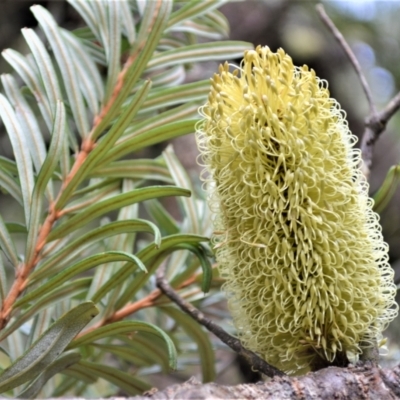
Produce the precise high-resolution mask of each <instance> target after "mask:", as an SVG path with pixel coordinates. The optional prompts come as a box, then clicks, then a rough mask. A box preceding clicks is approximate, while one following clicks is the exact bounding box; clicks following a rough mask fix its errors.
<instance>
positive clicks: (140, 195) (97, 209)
mask: <svg viewBox="0 0 400 400" xmlns="http://www.w3.org/2000/svg"><path fill="white" fill-rule="evenodd" d="M167 196H190V192H189V191H188V190H185V189H181V188H177V187H175V186H151V187H147V188H143V189H136V190H133V191H132V192H130V193H122V194H120V195H118V196H114V197H111V198H109V199H107V200H103V201H100V202H99V203H97V204H93V205H91V206H89V207H87V208H86V209H85V210H83V211H81V212H79V213H78V214H76V215H74V216H73V217H72V218H70V219H68V220H67V221H66V222H64V223H62V224H60V225H59V226H58V227H57V228H55V229H54V230H53V231H52V232H51V233H50V234H49V236H48V241H49V242H50V241H52V240H54V239H57V238H60V237H64V236H66V235H68V234H69V233H71V232H73V231H75V230H76V229H77V228H79V227H81V226H84V225H85V224H87V223H88V222H89V221H91V220H93V219H94V218H97V217H100V216H102V215H104V214H106V213H108V212H110V211H112V210H117V209H119V208H121V207H125V206H128V205H130V204H134V203H138V202H142V201H145V200H149V199H154V198H159V197H167Z"/></svg>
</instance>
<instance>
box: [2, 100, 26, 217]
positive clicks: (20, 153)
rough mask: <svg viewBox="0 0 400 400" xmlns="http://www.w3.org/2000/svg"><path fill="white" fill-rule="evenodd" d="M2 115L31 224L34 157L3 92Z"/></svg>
mask: <svg viewBox="0 0 400 400" xmlns="http://www.w3.org/2000/svg"><path fill="white" fill-rule="evenodd" d="M0 117H1V118H2V120H3V122H4V125H5V127H6V129H7V133H8V137H9V138H10V141H11V145H12V147H13V151H14V156H15V160H16V162H17V167H18V176H19V180H20V184H21V190H22V198H23V201H24V214H25V222H26V224H29V213H30V206H31V196H32V192H33V186H34V179H33V167H32V159H31V155H30V153H29V149H28V143H27V141H26V137H25V134H24V132H23V130H22V127H21V125H20V123H19V121H18V118H17V116H16V115H15V112H14V110H13V109H12V107H11V105H10V103H9V102H8V100H7V99H6V98H5V97H4V96H3V95H2V94H0Z"/></svg>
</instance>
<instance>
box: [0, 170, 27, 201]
mask: <svg viewBox="0 0 400 400" xmlns="http://www.w3.org/2000/svg"><path fill="white" fill-rule="evenodd" d="M0 190H1V191H2V192H3V193H4V191H6V192H7V193H8V194H10V195H11V196H12V197H13V198H14V199H15V200H16V201H17V202H18V203H19V204H20V205H21V206H23V199H22V192H21V188H20V187H19V184H18V183H17V182H16V179H15V178H14V177H13V176H12V175H11V174H10V173H8V172H7V171H5V170H3V169H2V168H1V166H0Z"/></svg>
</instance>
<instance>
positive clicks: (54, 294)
mask: <svg viewBox="0 0 400 400" xmlns="http://www.w3.org/2000/svg"><path fill="white" fill-rule="evenodd" d="M91 280H92V278H81V279H75V280H73V281H71V282H68V283H66V284H65V285H63V286H61V287H57V288H56V289H55V290H53V291H51V292H50V293H47V294H46V295H44V296H43V297H42V298H41V299H40V300H38V301H35V302H34V304H32V306H30V307H29V308H28V309H26V310H24V311H23V312H22V313H21V314H19V315H18V317H16V318H15V320H12V321H11V323H10V324H8V325H7V327H6V328H5V329H3V330H2V331H1V333H0V340H3V339H4V338H6V337H7V336H9V335H10V334H11V333H13V332H14V331H15V330H16V329H18V328H19V327H20V326H22V325H23V324H24V323H25V322H26V321H29V320H30V319H31V318H32V317H33V316H34V315H35V314H37V313H38V312H39V311H40V310H42V309H43V308H45V307H49V306H51V305H54V304H55V303H56V302H57V301H60V300H62V299H64V298H65V297H68V298H69V299H71V298H72V297H73V296H75V295H76V294H77V293H79V292H82V291H83V290H85V289H87V288H88V287H89V286H90V282H91Z"/></svg>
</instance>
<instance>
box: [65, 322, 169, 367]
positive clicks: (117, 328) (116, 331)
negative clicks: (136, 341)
mask: <svg viewBox="0 0 400 400" xmlns="http://www.w3.org/2000/svg"><path fill="white" fill-rule="evenodd" d="M136 331H139V332H147V333H152V334H154V335H157V336H158V337H160V338H161V339H163V340H164V342H165V344H166V346H167V350H168V355H169V365H170V367H171V368H172V369H176V357H177V355H176V349H175V346H174V343H173V341H172V340H171V338H170V337H169V336H168V335H167V334H166V333H165V332H164V331H163V330H162V329H160V328H158V327H157V326H156V325H153V324H149V323H148V322H142V321H120V322H114V323H112V324H108V325H105V326H102V327H100V328H97V329H96V330H94V331H92V332H89V333H87V334H86V335H83V336H81V337H80V338H78V339H75V340H73V341H72V342H71V344H70V345H69V346H68V349H74V348H77V347H80V346H84V345H85V344H90V343H93V342H95V341H96V340H100V339H103V338H106V337H114V336H115V335H120V334H124V333H132V332H136Z"/></svg>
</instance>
